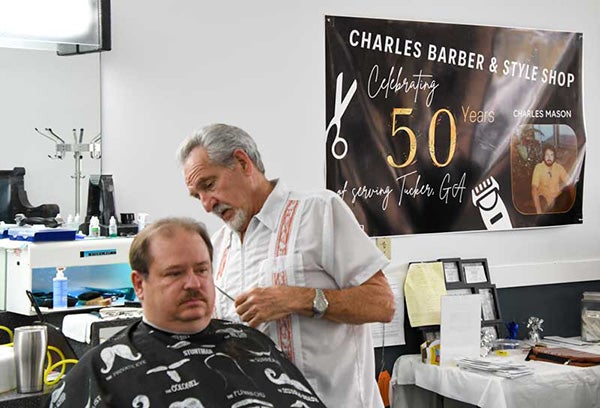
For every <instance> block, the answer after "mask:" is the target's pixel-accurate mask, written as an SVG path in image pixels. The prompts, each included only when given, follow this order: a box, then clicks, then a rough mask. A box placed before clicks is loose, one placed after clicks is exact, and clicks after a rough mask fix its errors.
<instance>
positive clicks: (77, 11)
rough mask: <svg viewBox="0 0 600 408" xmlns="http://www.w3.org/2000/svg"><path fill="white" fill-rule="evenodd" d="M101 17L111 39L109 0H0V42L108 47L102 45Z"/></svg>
mask: <svg viewBox="0 0 600 408" xmlns="http://www.w3.org/2000/svg"><path fill="white" fill-rule="evenodd" d="M101 8H102V9H104V10H101ZM103 11H106V13H105V14H107V15H106V16H103ZM103 18H104V19H105V20H106V26H107V27H106V29H107V30H108V32H109V34H108V42H109V43H110V21H109V19H110V0H0V46H5V47H12V48H35V49H51V50H56V49H57V44H58V48H59V49H61V47H63V48H64V47H65V46H71V47H72V46H77V47H80V46H81V47H82V48H86V49H90V50H100V49H110V45H109V47H108V48H103V47H102V43H103V41H106V36H105V34H104V33H102V31H103V27H102V19H103Z"/></svg>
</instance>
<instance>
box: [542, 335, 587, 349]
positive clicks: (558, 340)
mask: <svg viewBox="0 0 600 408" xmlns="http://www.w3.org/2000/svg"><path fill="white" fill-rule="evenodd" d="M542 343H546V344H547V345H548V346H560V347H565V346H591V345H593V344H594V343H590V342H587V341H583V340H581V336H578V337H561V336H546V337H544V338H543V339H542Z"/></svg>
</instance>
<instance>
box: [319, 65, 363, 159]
mask: <svg viewBox="0 0 600 408" xmlns="http://www.w3.org/2000/svg"><path fill="white" fill-rule="evenodd" d="M343 80H344V73H343V72H340V74H339V75H338V76H337V80H336V83H335V108H334V112H333V118H331V121H330V122H329V125H328V126H327V129H326V130H325V136H327V135H328V134H329V131H330V130H331V128H332V127H333V126H335V139H333V144H332V145H331V154H332V155H333V157H335V158H336V159H338V160H340V159H343V158H344V157H346V153H348V142H347V141H346V139H344V138H342V137H340V129H341V127H342V115H343V114H344V112H346V108H347V107H348V105H349V104H350V100H351V99H352V97H353V96H354V94H355V93H356V88H357V85H356V79H355V80H354V82H352V85H350V89H348V93H347V94H346V96H344V98H342V83H343ZM338 143H341V144H342V147H343V149H342V153H341V154H337V153H336V146H337V145H338Z"/></svg>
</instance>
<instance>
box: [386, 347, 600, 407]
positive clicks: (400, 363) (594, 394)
mask: <svg viewBox="0 0 600 408" xmlns="http://www.w3.org/2000/svg"><path fill="white" fill-rule="evenodd" d="M585 350H587V351H589V352H591V353H598V354H600V347H598V346H593V347H591V348H586V349H585ZM502 358H505V359H510V360H512V361H515V362H519V363H523V364H526V365H528V366H529V367H530V368H532V369H533V370H534V373H533V374H532V375H528V376H524V377H520V378H515V379H508V378H503V377H499V376H495V375H493V374H486V373H479V372H475V371H467V370H464V369H460V368H458V367H455V366H441V367H440V366H435V365H429V364H423V363H421V356H420V355H414V354H411V355H403V356H400V357H399V358H398V359H397V360H396V362H395V364H394V368H393V371H392V381H391V384H390V385H391V387H390V394H391V395H390V401H391V404H392V407H398V408H399V407H405V406H417V405H412V404H410V405H407V401H412V403H413V404H414V403H415V401H417V402H418V403H420V406H436V405H439V404H437V403H436V400H435V397H436V395H435V394H439V395H441V396H443V397H447V398H451V399H454V400H457V401H462V402H463V403H466V404H470V405H475V406H478V407H482V408H523V407H543V408H551V407H578V408H588V407H590V408H591V407H598V408H600V365H599V366H595V367H574V366H564V365H560V364H554V363H546V362H542V361H525V354H521V353H518V354H513V355H511V356H509V357H502ZM415 386H416V387H415ZM426 390H428V391H429V392H428V391H426ZM433 393H435V394H433ZM422 404H426V405H422ZM461 405H462V406H465V405H464V404H461Z"/></svg>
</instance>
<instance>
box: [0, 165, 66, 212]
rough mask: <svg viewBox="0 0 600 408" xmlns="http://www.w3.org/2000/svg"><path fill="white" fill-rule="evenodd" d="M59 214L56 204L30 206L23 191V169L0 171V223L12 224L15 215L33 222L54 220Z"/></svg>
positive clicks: (25, 192)
mask: <svg viewBox="0 0 600 408" xmlns="http://www.w3.org/2000/svg"><path fill="white" fill-rule="evenodd" d="M59 212H60V208H59V207H58V205H57V204H42V205H39V206H37V207H35V206H33V205H31V203H30V202H29V199H28V198H27V191H25V168H24V167H15V168H13V169H12V170H0V221H4V222H7V223H14V222H15V216H16V215H17V214H23V215H25V217H27V218H30V219H32V220H34V219H35V218H34V217H39V218H40V219H39V221H40V222H39V223H40V224H43V223H44V222H43V219H47V218H54V217H56V215H57V214H58V213H59Z"/></svg>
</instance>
